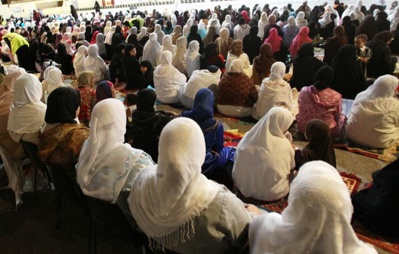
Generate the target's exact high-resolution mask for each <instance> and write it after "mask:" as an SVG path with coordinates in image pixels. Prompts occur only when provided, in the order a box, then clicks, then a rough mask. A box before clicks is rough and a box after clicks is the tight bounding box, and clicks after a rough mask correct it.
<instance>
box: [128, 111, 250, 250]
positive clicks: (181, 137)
mask: <svg viewBox="0 0 399 254" xmlns="http://www.w3.org/2000/svg"><path fill="white" fill-rule="evenodd" d="M205 150H206V149H205V140H204V135H203V133H202V131H201V129H200V127H199V126H198V124H197V123H196V122H194V121H193V120H191V119H189V118H186V117H179V118H176V119H174V120H172V121H171V122H169V123H168V124H167V125H166V126H165V128H164V129H163V130H162V133H161V136H160V140H159V157H158V165H156V166H151V167H148V168H146V169H144V170H142V171H141V172H140V173H139V174H138V175H137V177H136V179H135V181H134V183H133V189H132V192H131V194H130V196H129V199H128V202H129V207H130V211H131V212H132V215H133V217H134V218H135V220H136V221H137V224H138V225H139V227H140V228H141V229H142V230H143V232H144V233H145V234H146V235H147V237H148V240H149V245H150V247H152V248H155V249H169V250H172V251H174V252H175V253H190V254H191V253H214V254H219V253H240V252H241V251H242V249H243V247H244V245H245V242H246V241H245V237H244V238H243V236H244V233H245V228H246V227H247V226H248V224H249V222H250V220H251V217H250V214H249V213H248V212H247V210H245V208H244V204H243V203H242V202H241V201H240V200H239V199H238V198H237V197H236V196H235V195H234V194H232V193H231V192H230V191H228V190H227V188H226V187H224V186H223V185H219V184H217V183H215V182H214V181H210V180H208V179H207V178H206V177H205V176H204V175H203V174H201V166H202V164H203V162H204V160H205Z"/></svg>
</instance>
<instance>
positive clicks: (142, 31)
mask: <svg viewBox="0 0 399 254" xmlns="http://www.w3.org/2000/svg"><path fill="white" fill-rule="evenodd" d="M147 30H148V29H147V27H144V26H143V27H142V28H141V29H140V33H139V34H138V35H137V41H141V40H142V39H143V38H144V36H146V35H147Z"/></svg>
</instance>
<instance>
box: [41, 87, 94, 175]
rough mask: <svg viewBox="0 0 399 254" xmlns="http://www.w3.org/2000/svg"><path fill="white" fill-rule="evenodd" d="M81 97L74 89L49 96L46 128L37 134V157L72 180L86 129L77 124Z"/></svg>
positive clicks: (86, 134)
mask: <svg viewBox="0 0 399 254" xmlns="http://www.w3.org/2000/svg"><path fill="white" fill-rule="evenodd" d="M79 107H80V95H79V92H78V91H76V90H75V89H73V88H69V87H60V88H57V89H55V90H54V91H53V92H52V93H51V94H50V96H49V98H48V102H47V110H46V115H45V118H44V120H45V122H46V123H45V125H44V126H43V128H42V129H41V130H40V133H39V145H38V148H39V152H38V153H39V157H40V158H41V159H42V161H44V162H47V163H50V164H52V165H54V166H57V167H59V168H62V169H63V170H65V171H66V172H67V173H68V175H70V176H71V179H75V178H76V170H75V164H76V163H77V162H78V158H79V153H80V150H81V149H82V146H83V142H84V141H85V140H86V139H87V138H88V136H89V129H88V128H87V127H86V126H85V125H83V124H78V123H77V121H76V118H77V117H78V115H79Z"/></svg>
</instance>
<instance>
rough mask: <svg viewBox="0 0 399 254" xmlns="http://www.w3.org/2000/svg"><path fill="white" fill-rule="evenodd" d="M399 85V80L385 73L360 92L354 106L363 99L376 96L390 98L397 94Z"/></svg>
mask: <svg viewBox="0 0 399 254" xmlns="http://www.w3.org/2000/svg"><path fill="white" fill-rule="evenodd" d="M398 85H399V80H398V79H397V78H396V77H395V76H392V75H383V76H381V77H379V78H378V79H376V81H374V84H372V85H371V86H369V87H368V88H367V89H366V90H365V91H363V92H361V93H359V94H358V95H357V96H356V98H355V101H354V102H353V106H355V105H356V104H358V103H360V102H361V101H366V100H373V99H376V98H390V97H393V96H394V95H395V90H396V88H397V87H398Z"/></svg>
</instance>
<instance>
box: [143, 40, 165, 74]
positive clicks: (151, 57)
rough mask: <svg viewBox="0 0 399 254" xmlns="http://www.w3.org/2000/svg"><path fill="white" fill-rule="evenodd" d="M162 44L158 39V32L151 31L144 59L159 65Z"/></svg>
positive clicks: (145, 46)
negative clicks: (158, 59)
mask: <svg viewBox="0 0 399 254" xmlns="http://www.w3.org/2000/svg"><path fill="white" fill-rule="evenodd" d="M160 48H161V44H159V42H158V41H157V34H155V33H151V34H150V38H149V40H148V41H147V42H146V44H145V45H144V48H143V60H147V61H150V63H151V64H152V66H154V67H155V66H157V58H158V52H159V49H160Z"/></svg>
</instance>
